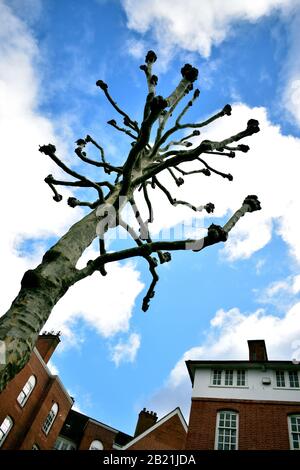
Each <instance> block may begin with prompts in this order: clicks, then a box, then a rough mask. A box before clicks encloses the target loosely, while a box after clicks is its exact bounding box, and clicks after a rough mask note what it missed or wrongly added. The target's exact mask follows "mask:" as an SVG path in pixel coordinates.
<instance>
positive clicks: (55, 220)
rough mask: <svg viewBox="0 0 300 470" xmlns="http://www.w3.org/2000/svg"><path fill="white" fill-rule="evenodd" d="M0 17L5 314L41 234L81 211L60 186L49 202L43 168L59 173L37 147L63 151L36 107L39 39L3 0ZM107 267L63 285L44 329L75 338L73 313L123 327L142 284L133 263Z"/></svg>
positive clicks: (36, 258) (102, 328) (34, 258)
mask: <svg viewBox="0 0 300 470" xmlns="http://www.w3.org/2000/svg"><path fill="white" fill-rule="evenodd" d="M29 4H30V2H27V3H26V5H27V6H28V5H29ZM34 4H36V6H38V4H39V2H33V1H32V2H31V5H32V6H33V5H34ZM17 5H18V2H17V1H14V6H15V7H16V8H17ZM0 17H1V29H0V126H1V135H2V136H3V137H2V139H1V155H2V174H3V178H2V182H1V186H0V193H1V194H0V198H1V201H2V208H1V210H2V213H1V216H2V223H1V244H0V258H1V262H2V264H3V266H5V269H2V271H1V274H0V282H1V285H2V286H4V285H5V289H1V296H0V306H1V312H3V313H4V312H5V311H6V309H7V308H8V307H9V305H10V303H11V301H12V300H13V298H14V297H15V296H16V295H17V292H18V290H19V287H20V280H21V277H22V275H23V273H24V272H25V271H26V270H27V269H29V268H32V267H34V266H35V265H36V264H38V262H40V260H41V257H42V254H43V252H44V251H45V242H46V241H47V240H48V238H49V237H52V236H53V237H57V236H60V235H62V234H63V233H64V232H65V231H66V230H67V228H69V226H70V225H71V224H72V223H73V222H74V221H75V220H77V219H79V218H80V217H81V216H82V214H83V213H82V211H81V210H80V209H79V210H77V209H75V210H73V209H70V208H69V207H68V206H67V204H66V203H65V200H66V197H67V196H68V195H69V193H68V191H64V190H63V191H60V192H61V193H62V194H63V195H64V196H66V197H65V198H64V201H63V202H62V203H60V204H57V203H55V202H54V201H53V200H52V195H51V191H50V189H49V188H48V186H47V185H46V184H45V183H44V178H45V177H46V176H47V175H48V174H49V173H53V174H54V175H56V176H57V177H60V171H59V169H58V168H57V167H56V166H54V164H52V163H51V161H50V160H49V159H48V157H46V156H45V155H43V154H41V153H40V152H39V151H38V148H39V145H42V144H47V143H48V142H52V143H55V144H56V145H57V148H58V152H59V153H60V154H61V155H62V156H64V153H65V150H66V149H65V147H64V145H63V143H62V141H61V137H62V136H58V135H56V134H55V132H54V126H53V124H52V122H51V121H50V120H49V119H47V118H45V117H44V116H43V115H42V114H41V112H40V111H38V106H39V99H40V96H41V95H42V93H43V90H42V88H43V86H45V85H43V84H42V83H40V81H39V70H38V68H37V67H36V63H37V62H38V59H39V54H40V51H39V47H38V44H37V42H36V41H35V39H34V37H33V36H32V34H31V32H30V30H29V29H28V28H27V26H26V25H25V23H24V22H22V21H21V20H20V19H19V18H18V17H17V16H15V15H14V14H13V12H12V10H11V9H10V8H9V7H8V6H7V5H6V4H5V2H3V1H2V0H0ZM26 240H29V241H30V243H31V248H30V249H29V250H28V248H24V249H23V246H22V243H25V242H26ZM85 256H86V255H85ZM107 270H108V272H109V275H108V276H107V278H105V279H104V278H101V277H100V276H97V274H95V275H94V276H92V277H91V278H89V279H86V280H83V281H81V282H80V283H78V284H77V285H76V287H75V288H72V289H70V291H69V292H68V293H67V294H66V296H65V297H64V299H62V300H61V302H59V304H58V305H57V306H56V307H55V308H54V310H53V313H52V315H51V318H50V320H49V322H48V324H47V328H50V329H51V328H54V329H61V330H62V331H63V332H64V333H65V336H64V338H63V340H67V339H70V340H71V339H73V340H74V341H78V342H80V341H81V338H76V337H75V335H74V331H73V330H72V324H74V322H75V321H76V319H78V318H83V319H85V320H86V321H87V322H88V323H89V324H90V325H92V326H94V327H95V329H96V330H97V331H98V332H99V333H100V334H101V335H103V336H105V337H107V336H110V335H112V334H114V333H115V332H117V331H126V330H127V329H128V325H129V320H130V317H131V310H132V308H133V305H134V301H135V297H136V296H137V295H138V293H139V292H140V290H141V289H142V287H143V285H142V283H141V282H140V281H139V273H137V271H136V270H135V268H134V266H133V264H130V263H128V264H126V265H125V266H124V267H122V266H121V265H120V264H115V265H114V266H109V267H108V269H107Z"/></svg>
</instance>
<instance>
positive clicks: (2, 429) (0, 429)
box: [0, 415, 14, 447]
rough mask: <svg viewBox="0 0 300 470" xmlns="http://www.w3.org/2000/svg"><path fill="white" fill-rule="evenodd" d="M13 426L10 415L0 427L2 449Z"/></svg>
mask: <svg viewBox="0 0 300 470" xmlns="http://www.w3.org/2000/svg"><path fill="white" fill-rule="evenodd" d="M13 425H14V421H13V419H12V418H11V417H10V416H9V415H7V416H6V417H5V418H4V420H3V421H2V423H1V425H0V447H1V446H2V444H3V443H4V441H5V439H6V438H7V436H8V434H9V433H10V431H11V428H12V427H13Z"/></svg>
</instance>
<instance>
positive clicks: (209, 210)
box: [153, 177, 215, 212]
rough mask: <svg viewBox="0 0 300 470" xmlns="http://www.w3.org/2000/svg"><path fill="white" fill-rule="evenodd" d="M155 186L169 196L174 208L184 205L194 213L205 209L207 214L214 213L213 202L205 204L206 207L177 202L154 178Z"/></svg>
mask: <svg viewBox="0 0 300 470" xmlns="http://www.w3.org/2000/svg"><path fill="white" fill-rule="evenodd" d="M153 180H154V182H155V184H156V185H157V187H158V188H159V189H160V190H161V191H162V192H163V193H164V194H165V195H166V196H167V198H168V200H169V202H170V204H172V206H179V205H182V206H187V207H189V208H190V209H192V210H193V211H195V212H201V211H203V210H204V209H205V210H206V211H207V212H213V211H214V208H215V206H214V204H212V203H211V202H209V203H208V204H205V205H204V206H198V207H196V206H193V204H191V203H189V202H186V201H180V200H177V199H175V198H173V197H172V196H171V194H170V192H169V191H168V190H167V188H165V186H163V185H162V184H161V183H160V182H159V181H158V179H157V178H156V177H154V178H153Z"/></svg>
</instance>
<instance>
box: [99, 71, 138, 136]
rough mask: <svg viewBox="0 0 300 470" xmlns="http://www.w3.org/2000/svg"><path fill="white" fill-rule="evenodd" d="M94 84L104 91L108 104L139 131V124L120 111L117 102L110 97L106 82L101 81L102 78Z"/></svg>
mask: <svg viewBox="0 0 300 470" xmlns="http://www.w3.org/2000/svg"><path fill="white" fill-rule="evenodd" d="M96 85H97V86H98V87H99V88H101V90H103V91H104V94H105V96H106V98H107V99H108V101H109V102H110V104H111V105H112V106H113V107H114V108H115V110H116V111H117V112H118V113H119V114H121V115H122V116H124V118H126V121H127V122H129V123H130V124H131V125H132V126H133V128H134V129H135V130H136V131H137V132H139V126H138V124H137V122H136V121H133V120H132V119H131V118H130V117H129V116H128V114H126V113H125V112H124V111H122V109H121V108H119V106H118V105H117V103H116V102H115V101H114V100H113V99H112V97H111V96H110V94H109V93H108V85H107V84H106V83H104V82H103V80H98V81H97V82H96Z"/></svg>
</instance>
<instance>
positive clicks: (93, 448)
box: [89, 441, 103, 450]
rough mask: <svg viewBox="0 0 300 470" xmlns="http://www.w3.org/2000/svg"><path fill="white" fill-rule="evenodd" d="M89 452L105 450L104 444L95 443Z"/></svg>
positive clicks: (92, 443)
mask: <svg viewBox="0 0 300 470" xmlns="http://www.w3.org/2000/svg"><path fill="white" fill-rule="evenodd" d="M89 450H103V444H102V442H101V441H93V442H91V445H90V447H89Z"/></svg>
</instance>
